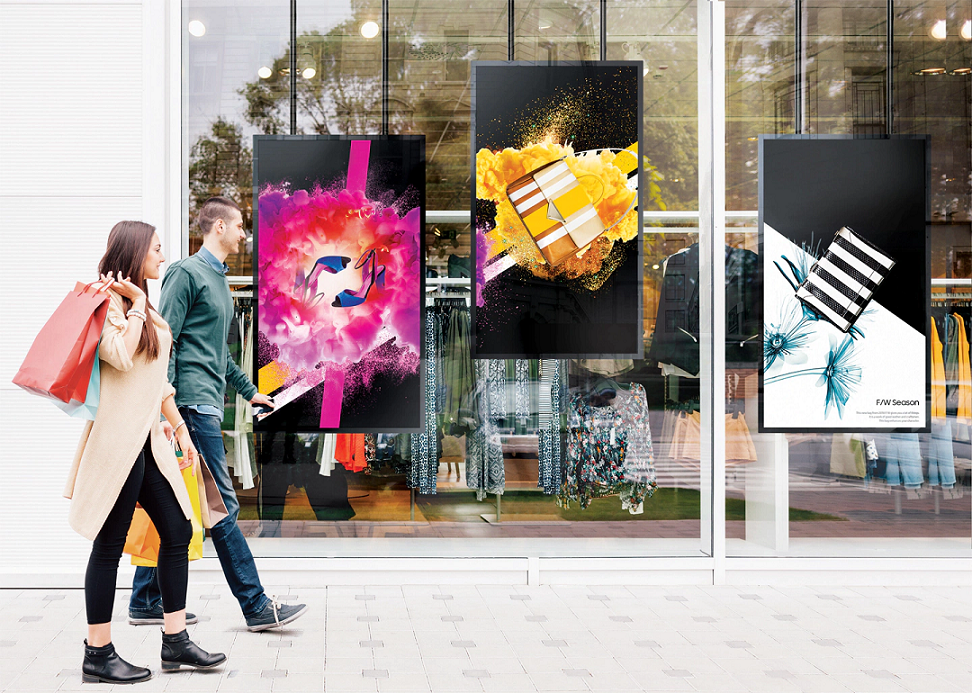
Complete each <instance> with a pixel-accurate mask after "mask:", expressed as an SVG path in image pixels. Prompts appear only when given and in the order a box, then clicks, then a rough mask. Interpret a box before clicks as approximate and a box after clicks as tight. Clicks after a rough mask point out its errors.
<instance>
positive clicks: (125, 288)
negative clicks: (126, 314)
mask: <svg viewBox="0 0 972 693" xmlns="http://www.w3.org/2000/svg"><path fill="white" fill-rule="evenodd" d="M130 279H131V277H116V278H115V284H114V286H112V287H111V288H112V289H114V290H115V293H117V294H119V295H121V296H124V297H125V298H127V299H128V300H130V301H131V302H132V305H133V306H135V307H137V308H139V309H141V308H144V307H145V302H146V300H147V299H146V297H145V292H144V291H142V289H141V288H139V287H137V286H135V285H134V284H132V282H131V281H130Z"/></svg>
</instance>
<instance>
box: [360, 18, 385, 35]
mask: <svg viewBox="0 0 972 693" xmlns="http://www.w3.org/2000/svg"><path fill="white" fill-rule="evenodd" d="M379 31H381V27H380V26H378V22H371V21H368V22H365V23H364V24H362V25H361V35H362V36H364V37H365V38H366V39H373V38H374V37H375V36H377V35H378V32H379Z"/></svg>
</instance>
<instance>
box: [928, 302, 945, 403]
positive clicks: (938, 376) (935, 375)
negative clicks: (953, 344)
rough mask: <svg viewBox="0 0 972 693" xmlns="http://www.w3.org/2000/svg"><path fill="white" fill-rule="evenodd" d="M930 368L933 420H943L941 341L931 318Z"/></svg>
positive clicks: (943, 383)
mask: <svg viewBox="0 0 972 693" xmlns="http://www.w3.org/2000/svg"><path fill="white" fill-rule="evenodd" d="M931 338H932V344H931V368H932V387H931V390H932V410H931V415H932V418H933V419H944V418H945V363H944V360H943V357H942V340H941V339H939V337H938V327H937V325H936V324H935V318H931Z"/></svg>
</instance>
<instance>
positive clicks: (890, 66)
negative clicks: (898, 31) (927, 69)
mask: <svg viewBox="0 0 972 693" xmlns="http://www.w3.org/2000/svg"><path fill="white" fill-rule="evenodd" d="M884 43H885V46H886V61H887V68H886V70H887V74H886V75H885V80H884V83H885V88H886V91H887V93H886V94H885V96H884V101H885V104H884V108H885V114H884V118H885V128H886V129H887V133H888V134H889V135H890V134H892V133H893V132H894V0H888V18H887V38H886V39H885V42H884Z"/></svg>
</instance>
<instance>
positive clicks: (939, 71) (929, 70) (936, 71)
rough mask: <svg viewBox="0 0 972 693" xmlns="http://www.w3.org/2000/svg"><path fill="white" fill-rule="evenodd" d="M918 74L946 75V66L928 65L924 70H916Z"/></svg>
mask: <svg viewBox="0 0 972 693" xmlns="http://www.w3.org/2000/svg"><path fill="white" fill-rule="evenodd" d="M914 74H916V75H944V74H945V68H944V67H926V68H925V69H924V70H918V72H915V73H914Z"/></svg>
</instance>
